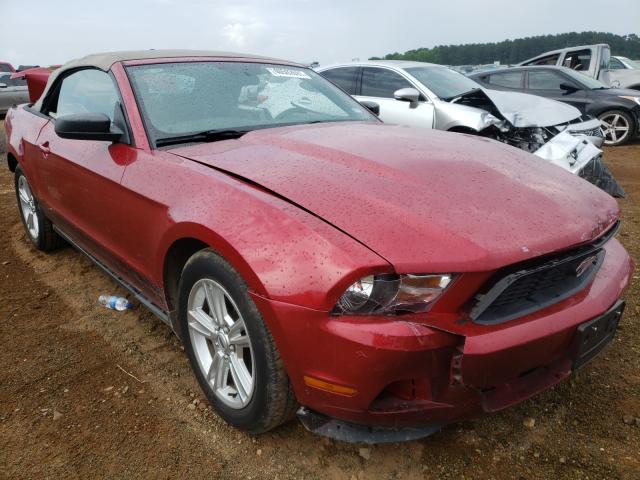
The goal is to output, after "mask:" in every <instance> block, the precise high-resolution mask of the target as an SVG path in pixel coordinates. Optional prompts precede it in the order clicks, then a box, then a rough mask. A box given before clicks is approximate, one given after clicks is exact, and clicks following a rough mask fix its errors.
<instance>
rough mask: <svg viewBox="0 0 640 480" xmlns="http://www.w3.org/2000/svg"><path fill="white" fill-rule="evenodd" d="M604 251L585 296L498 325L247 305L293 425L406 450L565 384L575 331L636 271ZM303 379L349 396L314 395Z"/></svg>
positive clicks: (618, 252)
mask: <svg viewBox="0 0 640 480" xmlns="http://www.w3.org/2000/svg"><path fill="white" fill-rule="evenodd" d="M604 248H605V250H606V255H605V259H604V262H603V264H602V266H601V268H600V269H599V271H598V274H597V275H596V277H595V279H594V280H593V282H592V283H591V285H590V286H589V287H587V288H586V289H585V290H583V291H581V292H579V293H578V294H576V295H574V296H572V297H571V298H569V299H567V300H564V301H562V302H561V303H558V304H555V305H553V306H551V307H548V308H546V309H544V310H540V311H538V312H535V313H533V314H530V315H527V316H526V317H522V318H519V319H516V320H513V321H509V322H505V323H503V324H499V325H481V324H478V323H474V322H470V321H467V322H465V323H460V322H455V321H452V322H449V321H445V322H443V321H442V319H441V318H439V317H438V316H432V315H431V314H429V315H427V316H426V317H425V316H424V315H423V316H421V317H420V318H418V316H416V317H415V318H412V319H409V318H408V317H403V318H402V319H400V318H396V317H366V316H365V317H333V316H331V315H329V314H328V313H327V312H321V311H316V310H311V309H307V308H304V307H300V306H296V305H291V304H287V303H283V302H277V301H273V300H269V299H266V298H263V297H261V296H258V295H255V294H252V298H253V299H254V301H255V302H256V304H257V306H258V308H259V310H260V311H261V313H262V315H263V318H264V319H265V321H266V323H267V325H268V326H269V329H270V331H271V332H272V334H273V336H274V339H275V340H276V344H277V345H278V349H279V351H280V353H281V356H282V359H283V361H284V363H285V366H286V369H287V373H288V375H289V378H290V381H291V384H292V386H293V389H294V391H295V394H296V398H297V399H298V402H299V403H300V404H301V405H303V406H304V408H303V409H302V410H301V411H300V412H299V416H300V417H301V419H302V421H303V423H304V424H305V426H306V427H307V428H309V429H310V430H312V431H313V432H315V433H318V434H321V435H328V436H331V437H334V438H338V439H341V440H345V441H358V442H385V441H399V440H408V439H414V438H420V437H423V436H426V435H429V434H431V433H433V432H435V431H437V430H438V429H439V427H440V425H443V424H447V423H451V422H455V421H459V420H462V419H466V418H471V417H474V416H477V415H480V414H482V413H485V412H494V411H497V410H501V409H503V408H506V407H509V406H511V405H514V404H517V403H519V402H521V401H523V400H525V399H527V398H529V397H531V396H533V395H536V394H538V393H540V392H542V391H544V390H546V389H548V388H550V387H551V386H553V385H555V384H557V383H559V382H561V381H562V380H564V379H565V378H567V377H568V376H569V375H570V374H571V372H572V371H573V367H574V365H573V360H574V359H575V352H574V351H573V349H572V345H573V344H574V341H575V339H576V335H577V333H576V332H577V331H578V327H579V326H580V325H582V324H585V322H588V321H589V320H591V319H594V318H596V317H598V316H601V315H603V314H604V313H605V312H607V311H608V310H609V309H610V308H611V307H612V306H613V305H616V302H617V301H618V299H619V298H620V297H621V295H622V293H623V291H624V288H625V287H626V285H627V283H628V281H629V277H630V275H631V272H632V270H633V262H632V261H631V259H630V258H629V256H628V254H627V253H626V252H625V250H624V249H623V247H622V246H621V245H620V243H619V242H617V241H616V240H611V241H609V242H608V243H607V244H606V246H605V247H604ZM441 315H442V314H441ZM446 315H449V314H446ZM451 315H453V316H456V314H451ZM451 315H449V316H451ZM452 318H453V317H452ZM445 325H447V326H446V327H445ZM305 377H313V378H316V379H321V380H322V381H324V382H328V383H330V384H333V385H342V386H346V387H348V388H347V389H343V390H342V391H329V390H325V389H321V388H317V387H316V386H313V385H310V384H308V383H307V382H305Z"/></svg>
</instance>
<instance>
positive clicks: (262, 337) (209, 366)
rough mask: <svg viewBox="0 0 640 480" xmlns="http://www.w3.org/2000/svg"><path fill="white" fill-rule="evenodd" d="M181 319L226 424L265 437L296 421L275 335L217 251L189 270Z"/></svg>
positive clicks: (197, 368)
mask: <svg viewBox="0 0 640 480" xmlns="http://www.w3.org/2000/svg"><path fill="white" fill-rule="evenodd" d="M179 319H180V330H181V337H182V339H183V341H184V345H185V351H186V353H187V355H188V357H189V361H190V362H191V367H192V368H193V370H194V372H195V375H196V377H197V379H198V383H199V384H200V387H201V388H202V390H203V391H204V393H205V395H206V396H207V399H208V400H209V402H210V403H211V404H212V405H213V407H214V408H215V410H216V411H217V412H218V414H219V415H220V416H221V417H222V418H223V419H224V420H225V421H226V422H227V423H229V424H231V425H233V426H235V427H237V428H240V429H242V430H246V431H248V432H251V433H261V432H265V431H267V430H271V429H272V428H275V427H277V426H278V425H280V424H281V423H284V422H285V421H287V420H288V419H289V418H291V417H292V416H293V414H294V412H295V408H296V401H295V397H294V394H293V391H292V389H291V385H290V383H289V378H288V377H287V374H286V372H285V370H284V366H283V363H282V360H281V359H280V354H279V353H278V349H277V348H276V345H275V343H274V341H273V338H272V336H271V333H270V332H269V330H268V329H267V327H266V325H265V324H264V321H263V319H262V317H261V315H260V312H259V311H258V309H257V308H256V306H255V304H254V303H253V301H252V300H251V298H250V297H249V294H248V293H247V286H246V284H245V283H244V281H243V280H242V278H241V277H240V275H239V274H238V273H237V272H236V271H235V270H234V269H233V268H232V267H231V266H230V265H229V264H228V263H227V262H226V261H225V260H224V259H223V258H222V257H220V256H219V255H217V254H216V253H215V252H213V251H211V250H203V251H201V252H199V253H197V254H195V255H194V256H193V257H191V259H189V261H188V262H187V264H186V265H185V267H184V269H183V272H182V277H181V279H180V297H179Z"/></svg>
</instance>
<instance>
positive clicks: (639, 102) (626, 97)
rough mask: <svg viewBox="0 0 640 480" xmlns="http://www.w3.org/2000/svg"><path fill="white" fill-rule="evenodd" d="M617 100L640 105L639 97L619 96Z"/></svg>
mask: <svg viewBox="0 0 640 480" xmlns="http://www.w3.org/2000/svg"><path fill="white" fill-rule="evenodd" d="M618 98H624V99H625V100H631V101H632V102H636V103H637V104H638V105H640V97H632V96H626V95H619V96H618Z"/></svg>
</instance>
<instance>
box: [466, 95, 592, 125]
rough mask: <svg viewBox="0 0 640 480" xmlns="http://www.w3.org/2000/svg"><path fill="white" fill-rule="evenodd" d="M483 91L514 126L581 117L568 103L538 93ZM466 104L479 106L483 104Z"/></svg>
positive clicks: (561, 121)
mask: <svg viewBox="0 0 640 480" xmlns="http://www.w3.org/2000/svg"><path fill="white" fill-rule="evenodd" d="M481 91H482V92H483V93H484V94H485V95H486V97H487V98H488V99H489V100H490V101H491V103H492V104H493V106H494V107H495V108H496V110H498V112H500V114H501V115H502V116H503V117H504V118H505V119H506V120H507V121H508V122H509V123H511V124H512V125H513V126H514V127H518V128H525V127H553V126H555V125H560V124H563V123H568V122H570V121H572V120H575V119H576V118H580V116H581V113H580V110H578V109H577V108H575V107H572V106H571V105H567V104H566V103H562V102H558V101H556V100H550V99H548V98H544V97H538V96H536V95H529V94H526V93H519V92H502V91H498V90H489V89H487V88H482V89H481ZM476 94H477V91H473V92H469V93H467V94H465V95H462V96H461V97H459V99H460V100H463V101H464V99H465V98H473V97H474V96H475V95H476ZM465 104H466V105H471V106H477V107H479V108H482V106H481V105H472V104H471V103H465Z"/></svg>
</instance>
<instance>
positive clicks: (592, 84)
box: [563, 68, 609, 90]
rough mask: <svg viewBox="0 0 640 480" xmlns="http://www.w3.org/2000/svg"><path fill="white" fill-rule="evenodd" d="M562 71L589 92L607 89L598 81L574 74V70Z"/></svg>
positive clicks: (581, 74) (580, 74)
mask: <svg viewBox="0 0 640 480" xmlns="http://www.w3.org/2000/svg"><path fill="white" fill-rule="evenodd" d="M563 71H564V73H566V74H567V75H569V76H570V77H571V78H573V79H575V80H576V81H577V82H578V83H580V84H581V85H583V86H585V87H587V88H588V89H589V90H600V89H603V88H609V87H607V86H606V85H605V84H604V83H602V82H601V81H600V80H596V79H595V78H591V77H587V76H586V75H585V74H583V73H579V72H576V71H575V70H571V69H570V68H566V69H564V70H563Z"/></svg>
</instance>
